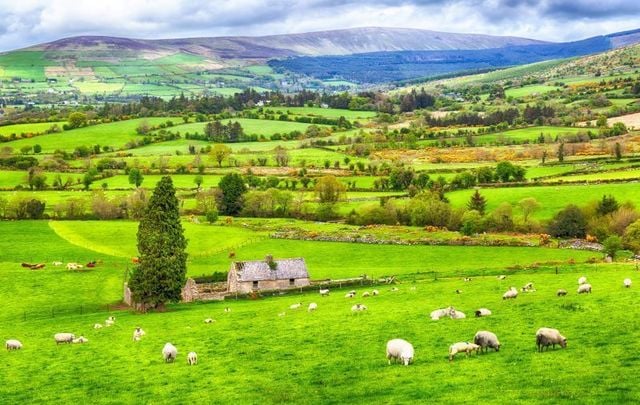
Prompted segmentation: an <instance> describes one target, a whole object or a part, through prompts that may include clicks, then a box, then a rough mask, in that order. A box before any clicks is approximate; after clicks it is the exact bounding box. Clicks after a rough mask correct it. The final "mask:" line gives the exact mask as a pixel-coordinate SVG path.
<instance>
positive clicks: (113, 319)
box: [104, 316, 116, 326]
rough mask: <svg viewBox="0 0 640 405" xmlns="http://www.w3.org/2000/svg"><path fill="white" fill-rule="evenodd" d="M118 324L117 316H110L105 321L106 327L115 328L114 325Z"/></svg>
mask: <svg viewBox="0 0 640 405" xmlns="http://www.w3.org/2000/svg"><path fill="white" fill-rule="evenodd" d="M115 323H116V317H115V316H110V317H108V318H107V320H106V321H104V326H113V324H115Z"/></svg>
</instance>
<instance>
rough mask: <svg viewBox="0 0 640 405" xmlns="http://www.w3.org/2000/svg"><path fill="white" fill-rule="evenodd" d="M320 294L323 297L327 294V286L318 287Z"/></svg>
mask: <svg viewBox="0 0 640 405" xmlns="http://www.w3.org/2000/svg"><path fill="white" fill-rule="evenodd" d="M320 295H321V296H323V297H325V296H327V295H329V289H328V288H321V289H320Z"/></svg>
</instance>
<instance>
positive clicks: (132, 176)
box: [129, 167, 144, 188]
mask: <svg viewBox="0 0 640 405" xmlns="http://www.w3.org/2000/svg"><path fill="white" fill-rule="evenodd" d="M143 181H144V176H143V175H142V172H141V171H140V169H138V168H136V167H134V168H133V169H131V170H129V184H133V185H135V186H136V188H138V187H140V185H141V184H142V182H143Z"/></svg>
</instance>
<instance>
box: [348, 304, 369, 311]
mask: <svg viewBox="0 0 640 405" xmlns="http://www.w3.org/2000/svg"><path fill="white" fill-rule="evenodd" d="M366 310H367V306H366V305H363V304H356V305H354V306H352V307H351V311H352V312H362V311H366Z"/></svg>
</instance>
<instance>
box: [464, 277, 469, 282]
mask: <svg viewBox="0 0 640 405" xmlns="http://www.w3.org/2000/svg"><path fill="white" fill-rule="evenodd" d="M463 280H464V281H465V282H466V283H468V282H469V281H471V277H465V278H463Z"/></svg>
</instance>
